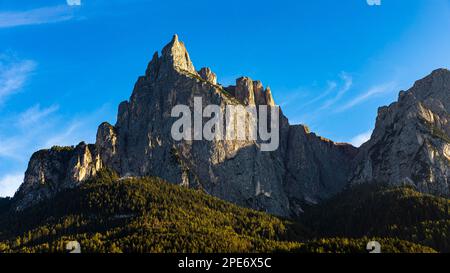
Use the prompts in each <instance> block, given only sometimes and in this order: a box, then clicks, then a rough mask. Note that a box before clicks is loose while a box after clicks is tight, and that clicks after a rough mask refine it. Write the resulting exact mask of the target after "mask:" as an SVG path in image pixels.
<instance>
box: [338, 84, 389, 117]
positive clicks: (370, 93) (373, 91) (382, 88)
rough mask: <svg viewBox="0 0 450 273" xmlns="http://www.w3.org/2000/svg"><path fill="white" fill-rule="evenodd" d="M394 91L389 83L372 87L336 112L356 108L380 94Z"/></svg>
mask: <svg viewBox="0 0 450 273" xmlns="http://www.w3.org/2000/svg"><path fill="white" fill-rule="evenodd" d="M394 89H395V83H394V82H389V83H385V84H381V85H376V86H373V87H371V88H369V89H368V90H367V91H366V92H364V93H362V94H359V95H358V96H356V97H355V98H353V99H352V100H350V101H349V102H347V103H346V104H344V105H343V106H341V107H339V108H338V109H337V112H342V111H345V110H348V109H350V108H352V107H354V106H357V105H359V104H361V103H363V102H365V101H367V100H369V99H371V98H373V97H376V96H378V95H382V94H384V93H386V92H389V91H392V90H394Z"/></svg>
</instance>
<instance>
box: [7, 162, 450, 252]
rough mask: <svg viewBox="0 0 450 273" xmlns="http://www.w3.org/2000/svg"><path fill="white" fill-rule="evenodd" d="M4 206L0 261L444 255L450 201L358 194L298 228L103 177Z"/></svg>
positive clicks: (149, 184) (397, 193)
mask: <svg viewBox="0 0 450 273" xmlns="http://www.w3.org/2000/svg"><path fill="white" fill-rule="evenodd" d="M13 204H14V199H5V198H4V199H0V211H1V212H0V214H1V216H0V252H67V250H66V244H67V242H69V241H73V240H76V241H78V242H80V244H81V248H82V251H83V252H93V253H96V252H102V253H103V252H108V253H121V252H151V253H160V252H189V253H190V252H200V253H212V252H220V253H230V252H314V253H330V252H332V253H335V252H338V253H365V252H367V251H366V244H367V242H368V241H371V240H376V241H378V242H380V244H381V245H382V251H383V252H427V253H428V252H449V251H450V240H449V230H450V228H449V227H450V219H449V213H448V207H449V200H448V199H445V198H440V197H435V196H431V195H426V194H422V193H419V192H417V191H415V190H414V189H412V188H408V187H399V188H385V187H383V186H376V185H361V186H356V187H353V188H351V189H347V190H345V191H344V192H342V193H340V194H338V195H337V196H335V197H334V198H332V199H330V200H328V201H325V202H323V203H321V204H320V205H315V206H313V205H309V206H308V205H306V204H305V210H304V213H303V215H301V216H300V217H299V218H298V219H281V218H278V217H275V216H272V215H269V214H266V213H264V212H258V211H255V210H251V209H247V208H242V207H238V206H236V205H233V204H231V203H228V202H225V201H222V200H219V199H217V198H214V197H212V196H209V195H207V194H206V193H204V192H202V191H201V190H192V189H186V188H183V187H180V186H176V185H172V184H169V183H167V182H165V181H162V180H161V179H159V178H150V177H149V178H139V179H138V178H128V179H119V178H118V177H117V176H116V175H115V174H114V173H113V172H110V171H102V172H100V173H99V175H97V177H96V178H95V179H91V180H89V181H87V182H86V183H84V184H83V185H82V186H80V187H77V188H74V189H70V190H65V191H63V192H60V193H59V194H58V195H57V196H56V197H55V198H53V199H50V200H47V201H43V202H41V203H39V204H38V205H36V206H32V207H30V208H28V209H25V210H23V211H20V212H19V211H15V210H14V209H13Z"/></svg>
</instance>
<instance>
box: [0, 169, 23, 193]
mask: <svg viewBox="0 0 450 273" xmlns="http://www.w3.org/2000/svg"><path fill="white" fill-rule="evenodd" d="M23 176H24V175H23V173H13V174H7V175H4V176H3V177H0V197H7V196H13V195H14V193H15V192H16V190H17V189H18V188H19V186H20V184H21V183H22V182H23Z"/></svg>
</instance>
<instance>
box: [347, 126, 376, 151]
mask: <svg viewBox="0 0 450 273" xmlns="http://www.w3.org/2000/svg"><path fill="white" fill-rule="evenodd" d="M371 135H372V130H369V131H367V132H364V133H361V134H359V135H356V136H355V137H353V138H352V139H351V140H350V143H351V144H352V145H353V146H355V147H359V146H361V145H362V144H364V143H366V142H367V141H368V140H369V139H370V136H371Z"/></svg>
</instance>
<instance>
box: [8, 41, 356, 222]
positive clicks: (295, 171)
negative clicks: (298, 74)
mask: <svg viewBox="0 0 450 273" xmlns="http://www.w3.org/2000/svg"><path fill="white" fill-rule="evenodd" d="M194 97H201V98H202V104H203V107H206V106H207V105H210V104H214V105H218V106H219V107H220V109H221V110H222V111H225V109H226V106H227V105H243V106H249V105H252V106H253V105H254V106H259V105H268V106H272V107H273V106H275V101H274V99H273V96H272V92H271V90H270V88H269V87H267V88H264V86H263V84H262V83H261V82H260V81H256V80H252V79H251V78H249V77H241V78H239V79H237V80H236V85H233V86H228V87H222V86H221V85H220V84H218V83H217V77H216V75H215V74H214V73H213V72H212V71H211V69H209V68H202V69H200V70H199V71H196V69H195V67H194V65H193V64H192V62H191V59H190V57H189V54H188V53H187V51H186V48H185V46H184V44H183V43H182V42H181V41H179V40H178V37H177V36H174V37H173V39H172V41H171V42H170V43H169V44H168V45H166V46H165V47H164V49H163V50H162V54H161V55H159V54H158V53H155V54H154V55H153V58H152V60H151V62H150V63H149V65H148V67H147V70H146V72H145V74H144V75H143V76H141V77H139V78H138V80H137V82H136V84H135V86H134V89H133V92H132V95H131V97H130V99H129V100H127V101H124V102H122V103H121V104H120V105H119V110H118V116H117V122H116V124H115V125H114V126H112V125H110V124H108V123H103V124H101V125H100V126H99V128H98V132H97V138H96V144H95V145H85V144H80V145H79V146H77V147H76V148H74V149H73V150H56V149H52V150H45V151H40V152H38V153H36V154H35V155H34V156H33V157H32V159H31V160H30V164H29V168H28V170H27V175H26V177H25V181H24V183H23V185H22V187H21V188H20V190H19V192H18V193H17V194H16V200H17V204H19V205H18V207H19V208H22V207H25V206H27V205H30V204H33V203H35V202H38V201H39V200H42V199H44V198H48V197H51V196H53V195H54V194H55V193H56V192H58V191H60V190H61V189H64V188H70V187H74V186H77V185H79V183H82V182H83V181H85V180H86V179H87V178H89V177H92V176H93V175H95V173H96V172H97V171H98V170H99V169H100V168H109V169H112V170H115V171H116V172H117V173H118V174H119V175H121V176H124V177H125V176H158V177H161V178H163V179H165V180H167V181H168V182H170V183H175V184H179V185H182V186H186V187H191V188H201V189H203V190H204V191H205V192H207V193H209V194H211V195H214V196H217V197H219V198H222V199H224V200H227V201H231V202H233V203H236V204H238V205H241V206H245V207H250V208H254V209H258V210H263V211H267V212H269V213H273V214H277V215H282V216H295V215H299V214H300V213H301V211H302V208H301V207H302V205H303V204H304V203H305V202H313V203H314V202H319V201H321V200H323V199H325V198H328V197H330V196H331V195H333V194H335V193H336V192H339V191H340V190H341V189H342V188H343V187H345V185H346V183H347V181H348V176H349V174H350V166H351V162H352V160H353V158H354V156H355V154H356V148H354V147H353V146H351V145H348V144H339V143H334V142H332V141H330V140H327V139H324V138H321V137H318V136H316V135H315V134H313V133H310V132H309V131H308V130H307V129H306V127H304V126H291V125H289V122H288V120H287V118H286V117H285V116H284V115H283V113H282V112H281V111H280V114H279V119H280V145H279V148H278V149H277V150H275V151H272V152H264V151H261V149H260V146H261V141H260V140H255V141H251V140H240V141H237V140H234V141H232V140H213V141H207V140H193V141H185V140H182V141H175V140H173V138H172V136H171V127H172V124H173V123H174V121H175V120H176V118H173V117H171V110H172V108H173V107H174V106H175V105H179V104H183V105H188V106H190V107H193V102H194ZM206 121H207V119H205V120H204V122H206ZM247 129H248V128H247ZM225 133H226V132H225Z"/></svg>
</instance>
